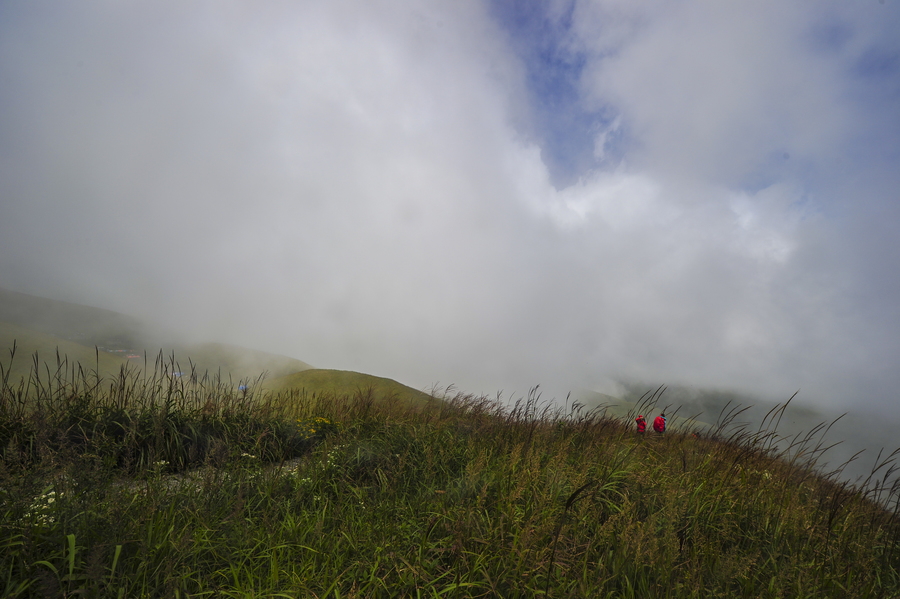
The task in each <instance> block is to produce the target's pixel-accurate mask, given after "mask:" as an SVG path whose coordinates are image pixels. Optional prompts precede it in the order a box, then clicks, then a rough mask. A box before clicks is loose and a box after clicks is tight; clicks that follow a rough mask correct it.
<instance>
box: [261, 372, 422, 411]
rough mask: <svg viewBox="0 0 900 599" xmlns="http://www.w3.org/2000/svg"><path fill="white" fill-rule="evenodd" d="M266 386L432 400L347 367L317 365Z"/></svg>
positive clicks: (395, 398)
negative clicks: (319, 366) (338, 368)
mask: <svg viewBox="0 0 900 599" xmlns="http://www.w3.org/2000/svg"><path fill="white" fill-rule="evenodd" d="M264 386H265V388H266V389H269V390H272V391H284V390H287V389H294V390H296V391H299V392H305V393H308V394H310V395H313V394H315V395H348V394H349V395H352V394H355V393H357V392H362V393H365V392H367V390H369V389H371V390H372V393H373V395H374V397H375V399H377V400H382V401H383V400H389V401H390V400H396V401H401V402H408V403H420V402H427V401H432V400H433V398H432V397H431V395H429V394H427V393H425V392H423V391H418V390H416V389H413V388H412V387H407V386H406V385H404V384H402V383H398V382H397V381H395V380H393V379H387V378H383V377H379V376H372V375H370V374H362V373H359V372H351V371H348V370H326V369H321V368H316V369H312V370H305V371H303V372H297V373H295V374H291V375H288V376H284V377H280V378H276V379H271V380H269V381H267V382H266V383H265V385H264Z"/></svg>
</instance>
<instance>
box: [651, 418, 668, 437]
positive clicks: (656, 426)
mask: <svg viewBox="0 0 900 599" xmlns="http://www.w3.org/2000/svg"><path fill="white" fill-rule="evenodd" d="M653 430H655V431H656V432H658V433H664V432H666V415H665V414H660V415H659V416H657V417H656V420H654V421H653Z"/></svg>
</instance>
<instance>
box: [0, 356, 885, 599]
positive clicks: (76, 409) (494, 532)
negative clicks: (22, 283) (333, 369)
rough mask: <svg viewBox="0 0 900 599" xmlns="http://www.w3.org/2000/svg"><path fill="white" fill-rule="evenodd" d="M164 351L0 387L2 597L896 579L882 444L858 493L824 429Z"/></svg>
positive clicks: (736, 592) (619, 593)
mask: <svg viewBox="0 0 900 599" xmlns="http://www.w3.org/2000/svg"><path fill="white" fill-rule="evenodd" d="M171 367H172V366H171V365H166V364H163V363H158V364H157V369H156V370H155V371H154V372H153V373H152V374H151V373H127V372H126V373H122V375H121V376H120V377H119V378H118V379H116V380H111V381H102V382H99V383H98V382H97V381H92V380H91V379H90V377H82V378H80V379H79V378H77V377H75V378H71V379H69V380H66V379H63V378H59V377H57V378H56V379H53V380H48V381H45V382H43V383H40V384H36V385H33V386H32V389H31V392H30V395H29V396H28V397H25V396H23V395H22V394H21V393H20V391H21V388H19V387H14V386H11V385H9V384H4V385H3V386H2V387H0V434H2V435H3V437H2V439H0V442H2V446H0V451H2V452H3V453H2V458H3V459H2V466H0V512H2V518H0V548H2V550H0V592H2V596H4V597H5V596H9V597H15V596H22V597H25V596H29V597H30V596H48V595H49V596H74V595H76V594H78V595H79V596H88V597H91V596H94V597H105V596H121V597H135V596H148V597H151V596H153V597H155V596H165V597H172V596H179V597H187V596H190V597H201V596H210V597H211V596H215V597H219V596H225V597H250V596H252V597H271V596H278V595H279V594H280V595H281V596H285V597H320V598H324V597H333V598H338V597H385V596H398V597H403V596H406V597H532V596H545V595H546V596H551V597H729V598H730V597H753V598H756V597H894V596H897V595H898V594H900V521H898V520H900V518H898V516H900V513H898V512H900V508H898V497H900V492H898V488H897V487H896V486H894V487H890V486H889V485H888V486H887V488H885V484H882V482H879V481H889V479H890V478H891V477H890V474H889V473H887V472H885V471H886V470H888V469H889V467H890V464H889V460H890V459H891V458H889V459H888V460H887V462H888V464H887V465H886V466H885V467H884V468H882V470H880V471H879V472H877V473H875V474H876V476H873V477H872V479H871V480H870V481H868V483H867V484H865V485H864V486H863V487H861V488H855V487H851V486H849V485H846V484H841V483H838V482H836V480H834V479H833V478H832V479H828V478H822V477H820V476H818V475H817V474H815V470H814V468H813V467H814V462H815V458H816V456H817V455H819V454H820V453H821V449H822V448H821V447H820V446H818V445H817V444H816V441H815V438H817V433H818V432H819V431H813V434H812V435H810V436H808V437H805V438H798V439H796V440H795V442H793V443H791V444H790V446H789V447H784V448H783V449H778V447H781V446H784V445H785V443H784V442H781V443H780V444H779V443H777V441H778V439H777V436H776V435H775V434H774V433H767V432H765V431H763V430H757V429H753V430H751V431H748V430H742V429H736V430H733V429H731V428H730V427H729V423H730V422H732V421H734V418H735V415H736V414H735V413H734V412H731V413H725V414H723V415H722V416H721V418H720V421H719V423H718V424H719V426H718V427H717V428H716V429H715V430H711V431H708V432H707V433H704V434H696V433H694V432H691V431H684V432H682V431H679V430H678V429H673V430H671V431H670V432H669V433H667V434H665V435H638V434H636V433H635V432H634V431H633V427H632V426H631V424H630V421H628V420H626V419H625V418H622V419H617V418H611V417H605V416H602V415H600V414H599V413H596V412H593V413H591V412H585V411H580V410H568V411H563V412H560V411H556V410H554V409H552V408H551V407H550V406H543V405H539V404H538V402H537V401H536V400H535V399H534V395H532V396H531V397H530V398H529V399H526V400H522V401H520V402H519V403H518V404H516V405H515V406H513V407H509V408H504V407H503V406H501V405H499V404H497V403H496V402H494V401H491V400H488V399H486V398H479V397H473V396H466V395H457V396H455V397H452V398H431V399H430V400H428V401H416V402H409V401H397V400H396V399H394V400H392V399H391V398H390V397H389V396H387V397H385V396H379V395H378V394H377V393H376V392H375V391H374V390H373V388H372V387H363V386H359V388H357V389H356V390H354V391H353V392H351V393H343V389H345V387H335V388H340V389H342V392H341V393H340V394H334V393H329V392H328V391H327V390H325V391H318V392H316V393H315V394H313V393H309V392H306V393H303V392H299V391H297V390H294V391H292V392H283V393H273V392H265V391H263V390H261V389H259V388H258V387H251V388H249V389H246V390H243V391H239V390H238V391H236V390H235V389H234V388H231V387H228V386H227V385H223V384H222V383H221V382H220V381H217V380H215V379H208V378H207V379H203V378H198V379H194V380H185V379H184V378H174V377H172V376H170V372H171ZM313 374H315V373H313ZM333 375H334V373H331V375H330V376H333ZM323 376H325V375H323ZM655 399H658V394H657V393H654V394H652V395H650V394H648V396H647V398H645V400H644V401H652V400H655ZM778 417H779V412H778V411H776V412H773V413H772V414H771V415H770V416H769V418H768V419H767V421H766V424H769V423H772V426H773V427H774V426H775V423H776V422H777V419H778ZM877 477H880V478H877Z"/></svg>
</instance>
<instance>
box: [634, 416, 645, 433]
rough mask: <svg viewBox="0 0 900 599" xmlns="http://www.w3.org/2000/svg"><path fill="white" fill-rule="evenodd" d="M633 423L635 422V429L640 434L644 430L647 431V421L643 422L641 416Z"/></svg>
mask: <svg viewBox="0 0 900 599" xmlns="http://www.w3.org/2000/svg"><path fill="white" fill-rule="evenodd" d="M634 421H635V422H637V427H638V432H639V433H642V432H644V431H645V430H647V421H646V420H644V417H643V416H638V417H637V418H635V419H634Z"/></svg>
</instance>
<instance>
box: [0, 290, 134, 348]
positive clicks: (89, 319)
mask: <svg viewBox="0 0 900 599" xmlns="http://www.w3.org/2000/svg"><path fill="white" fill-rule="evenodd" d="M0 322H5V323H9V324H13V325H18V326H20V327H23V328H26V329H31V330H33V331H36V332H39V333H45V334H47V335H52V336H54V337H59V338H60V339H62V340H65V341H71V342H74V343H78V344H80V345H83V346H86V347H90V348H92V349H93V348H94V346H97V347H101V348H128V347H136V346H137V345H139V342H140V339H141V330H142V329H143V328H144V327H143V326H142V323H141V321H140V320H138V319H136V318H133V317H131V316H126V315H124V314H119V313H118V312H113V311H112V310H104V309H102V308H92V307H90V306H82V305H79V304H72V303H69V302H62V301H58V300H52V299H47V298H44V297H38V296H35V295H28V294H26V293H19V292H17V291H10V290H8V289H3V288H0Z"/></svg>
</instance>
